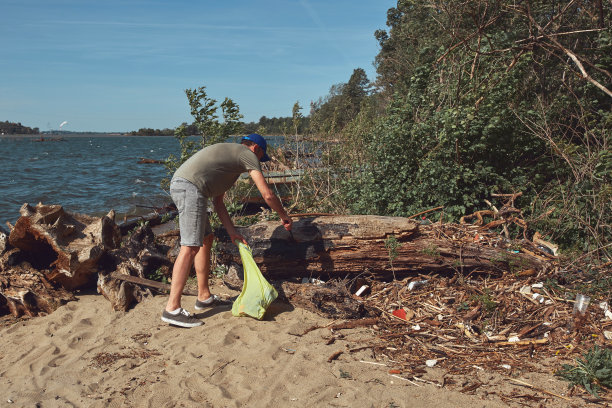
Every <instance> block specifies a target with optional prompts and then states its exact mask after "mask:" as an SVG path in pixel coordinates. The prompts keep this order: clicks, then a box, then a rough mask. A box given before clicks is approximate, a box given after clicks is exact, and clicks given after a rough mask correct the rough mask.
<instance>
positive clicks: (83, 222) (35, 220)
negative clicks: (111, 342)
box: [9, 203, 118, 289]
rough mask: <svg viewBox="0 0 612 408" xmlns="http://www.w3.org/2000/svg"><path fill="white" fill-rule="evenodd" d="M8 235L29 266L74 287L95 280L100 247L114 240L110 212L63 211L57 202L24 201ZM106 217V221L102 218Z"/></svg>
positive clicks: (116, 238)
mask: <svg viewBox="0 0 612 408" xmlns="http://www.w3.org/2000/svg"><path fill="white" fill-rule="evenodd" d="M20 213H21V217H20V218H19V219H18V220H17V223H16V224H15V227H14V228H13V229H12V231H11V233H10V235H9V243H10V244H11V245H12V246H14V247H15V248H19V249H20V250H21V251H22V252H23V253H24V255H25V257H26V258H27V259H28V260H29V261H30V263H31V265H32V266H33V267H34V268H35V269H37V270H39V271H43V273H44V274H45V277H46V278H47V279H48V280H49V281H50V282H53V283H58V284H60V285H61V286H63V287H64V288H67V289H75V288H79V287H82V286H84V285H86V284H87V283H89V282H91V280H92V276H93V279H94V280H95V276H94V275H95V273H96V272H97V271H96V264H97V262H98V260H99V259H100V257H101V256H102V254H103V252H104V250H105V249H106V248H107V247H109V246H111V247H112V246H113V245H116V244H117V243H118V231H117V229H116V226H114V221H112V220H111V218H112V217H114V213H113V212H112V211H111V212H110V213H109V215H107V216H105V217H102V218H96V217H90V216H87V215H82V214H73V213H69V212H66V211H64V209H63V208H62V207H61V206H60V205H43V204H41V203H39V204H38V205H37V206H36V207H32V206H30V205H29V204H27V203H26V204H24V205H23V206H22V207H21V210H20ZM105 219H106V220H105Z"/></svg>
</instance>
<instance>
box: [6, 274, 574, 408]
mask: <svg viewBox="0 0 612 408" xmlns="http://www.w3.org/2000/svg"><path fill="white" fill-rule="evenodd" d="M212 288H213V290H214V292H215V293H217V294H219V295H220V296H221V297H223V298H226V299H231V298H232V297H235V296H236V295H237V294H238V293H237V292H235V291H232V290H230V289H228V288H227V287H225V286H224V285H223V284H222V282H221V281H220V280H215V281H214V285H213V286H212ZM165 300H166V297H165V296H163V295H160V296H155V297H151V298H148V299H146V300H145V301H144V302H142V303H140V304H138V305H137V306H136V307H135V308H133V309H132V310H130V311H128V312H115V311H113V310H112V309H111V307H110V304H109V302H108V301H107V300H106V299H105V298H103V297H102V296H100V295H97V294H95V293H90V294H79V295H78V301H76V302H70V303H68V304H66V305H64V306H62V307H60V308H59V309H58V310H57V311H55V312H54V313H52V314H50V315H47V316H42V317H36V318H31V319H28V320H23V321H20V322H18V323H14V324H10V325H5V326H3V327H2V328H1V329H0V338H1V339H2V342H1V343H0V388H1V389H2V393H1V398H2V399H1V400H0V406H11V407H34V406H36V407H66V406H74V407H280V406H282V407H436V408H445V407H472V408H473V407H507V406H546V407H565V406H572V405H575V406H581V404H584V400H582V399H579V398H576V397H573V398H572V402H575V404H570V403H568V401H565V400H563V399H560V398H557V397H552V396H550V395H547V394H544V393H536V392H534V391H533V390H531V389H529V388H526V387H521V386H518V385H516V384H513V383H511V382H509V381H508V378H503V377H501V376H500V375H499V374H495V373H488V372H485V371H481V372H478V370H475V371H476V372H475V373H474V374H473V375H472V378H469V379H468V378H463V379H462V378H456V377H455V378H453V379H452V380H451V381H448V379H449V378H450V377H448V378H447V379H446V380H445V376H446V373H445V372H444V371H443V370H442V369H437V368H436V367H434V368H431V369H427V374H425V375H424V376H423V377H422V379H423V380H422V381H418V382H417V381H415V380H414V379H413V380H412V381H408V379H405V378H403V377H402V376H401V375H394V374H390V373H389V370H390V367H391V365H392V362H389V361H384V360H376V359H375V358H374V357H373V355H372V353H371V351H369V350H368V349H364V350H360V351H356V352H348V351H347V344H348V342H349V341H350V342H351V344H355V343H356V342H359V341H360V340H362V339H363V340H364V341H365V340H367V339H368V338H371V337H372V333H371V332H370V331H369V329H367V328H358V329H350V330H346V331H344V333H343V335H344V337H342V338H340V339H339V340H337V341H336V342H335V343H333V344H329V345H328V344H326V341H325V339H326V338H328V337H329V336H330V331H329V330H328V329H325V328H323V329H317V330H312V331H310V332H308V333H306V334H303V333H304V332H305V331H306V329H307V328H310V327H312V326H315V325H317V326H324V325H326V324H329V323H331V321H330V320H329V319H326V318H323V317H320V316H318V315H316V314H313V313H311V312H308V311H306V310H303V309H299V308H292V307H291V306H289V305H288V304H286V303H282V302H278V301H276V302H275V303H273V304H272V305H271V306H270V308H269V309H268V313H267V315H266V317H265V318H264V320H262V321H258V320H255V319H252V318H248V317H234V316H232V314H231V311H230V310H231V305H229V304H228V305H219V306H216V307H213V308H211V309H209V310H205V311H204V312H203V313H198V315H197V316H198V317H200V318H202V319H203V320H204V322H205V324H204V325H203V326H200V327H196V328H192V329H181V328H177V327H172V326H169V325H167V324H165V323H163V322H161V320H160V312H161V310H162V308H163V307H164V305H165ZM183 302H184V306H185V307H186V308H187V309H189V310H193V302H195V298H194V297H190V296H185V297H184V298H183ZM302 334H303V335H302ZM341 350H343V351H345V352H344V353H343V354H341V355H340V356H339V357H338V358H337V359H336V360H333V361H331V362H328V359H329V357H330V356H331V355H332V354H334V353H335V352H337V351H341ZM474 379H477V380H479V381H481V382H482V383H483V384H485V386H482V387H479V388H478V390H476V391H475V392H472V393H469V392H463V393H462V392H460V390H461V389H462V388H464V385H465V383H467V381H468V380H474ZM520 379H521V380H522V381H527V382H529V383H531V384H534V385H537V386H539V387H541V388H543V389H546V390H548V391H551V392H555V393H559V394H563V395H565V394H566V393H567V383H565V382H563V381H561V380H559V379H556V378H555V377H554V376H552V374H551V375H542V374H536V373H523V375H522V376H521V377H520ZM444 381H446V384H445V386H444V387H441V386H440V385H441V384H442V383H443V382H444ZM464 391H465V390H464ZM508 395H515V396H516V395H519V396H520V395H529V396H534V398H535V399H531V397H530V398H527V399H526V398H524V397H523V398H521V397H518V398H516V399H510V400H508V398H504V396H506V397H507V396H508ZM504 400H505V402H504Z"/></svg>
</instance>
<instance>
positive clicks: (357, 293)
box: [355, 285, 368, 296]
mask: <svg viewBox="0 0 612 408" xmlns="http://www.w3.org/2000/svg"><path fill="white" fill-rule="evenodd" d="M367 288H368V285H363V286H362V287H360V288H359V290H357V292H355V296H361V294H362V293H363V292H364V291H365V290H366V289H367Z"/></svg>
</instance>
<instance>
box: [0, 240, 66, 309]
mask: <svg viewBox="0 0 612 408" xmlns="http://www.w3.org/2000/svg"><path fill="white" fill-rule="evenodd" d="M21 256H22V254H21V253H20V250H19V249H16V248H14V249H11V250H9V251H6V252H5V253H4V254H2V257H0V316H1V315H5V314H9V313H10V314H12V315H13V316H15V317H21V316H24V315H25V316H30V317H32V316H38V315H40V314H48V313H51V312H53V311H54V310H55V309H57V308H58V307H59V306H61V305H62V304H64V303H66V302H68V301H71V300H75V299H76V298H75V296H74V294H73V293H72V292H70V291H67V290H66V289H63V288H61V287H57V286H55V285H53V284H52V283H50V282H49V281H48V280H47V278H45V276H44V274H43V273H41V272H39V271H37V270H36V269H34V268H32V267H31V266H30V264H29V263H27V262H22V261H21ZM3 266H4V267H3Z"/></svg>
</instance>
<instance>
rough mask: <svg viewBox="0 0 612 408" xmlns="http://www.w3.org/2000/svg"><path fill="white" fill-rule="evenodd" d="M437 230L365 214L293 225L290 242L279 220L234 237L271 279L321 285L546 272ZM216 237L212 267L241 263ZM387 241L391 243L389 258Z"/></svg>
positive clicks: (521, 257)
mask: <svg viewBox="0 0 612 408" xmlns="http://www.w3.org/2000/svg"><path fill="white" fill-rule="evenodd" d="M451 226H453V225H452V224H450V225H449V228H450V227H451ZM455 227H457V228H459V227H458V226H455ZM443 228H444V226H435V225H421V224H417V223H416V222H414V221H411V220H408V219H406V218H401V217H380V216H365V215H364V216H331V217H312V218H301V219H297V220H295V222H294V224H293V230H292V234H293V235H291V234H290V233H289V232H287V231H286V230H285V229H284V228H283V227H282V226H281V225H280V223H279V222H278V221H266V222H260V223H258V224H255V225H252V226H250V227H238V231H239V233H240V234H242V235H243V236H244V237H245V238H246V240H247V242H249V245H250V246H251V249H252V252H253V258H254V259H255V262H257V264H258V265H259V268H260V269H261V271H262V273H263V274H264V275H265V276H266V277H267V278H268V279H271V280H278V279H287V278H292V277H311V276H315V277H320V278H321V279H323V280H328V279H331V278H345V277H350V276H356V275H358V274H362V273H364V272H367V273H368V274H370V275H371V276H372V277H373V278H374V279H382V280H389V279H392V278H393V276H395V277H396V278H397V279H402V278H404V277H407V276H413V275H416V274H423V273H425V274H426V273H431V272H436V273H457V272H463V273H466V274H467V273H470V272H483V273H491V274H502V273H503V272H516V273H519V272H520V271H522V270H527V269H533V270H535V271H537V272H539V271H542V270H544V269H545V268H546V265H547V264H546V262H545V260H543V259H540V258H538V257H535V256H531V255H529V254H526V253H513V252H510V251H509V250H508V249H507V248H505V247H503V246H502V245H501V243H500V245H499V247H494V246H490V245H485V244H484V243H482V242H479V241H477V240H474V239H465V238H464V239H458V238H457V239H455V238H453V236H452V234H451V233H449V234H451V235H447V234H444V231H443ZM463 228H468V227H467V226H466V227H463ZM217 235H218V236H219V245H218V246H217V249H218V256H217V261H218V262H219V263H221V264H226V265H230V264H232V263H240V256H239V254H238V250H237V248H236V246H235V245H233V244H231V243H230V242H229V238H228V236H227V234H226V233H225V232H224V230H219V231H218V234H217ZM390 237H393V241H395V242H397V247H396V248H395V249H394V251H393V253H392V252H391V250H390V247H389V246H388V244H389V243H390V242H391V240H390ZM386 244H387V245H386Z"/></svg>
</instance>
